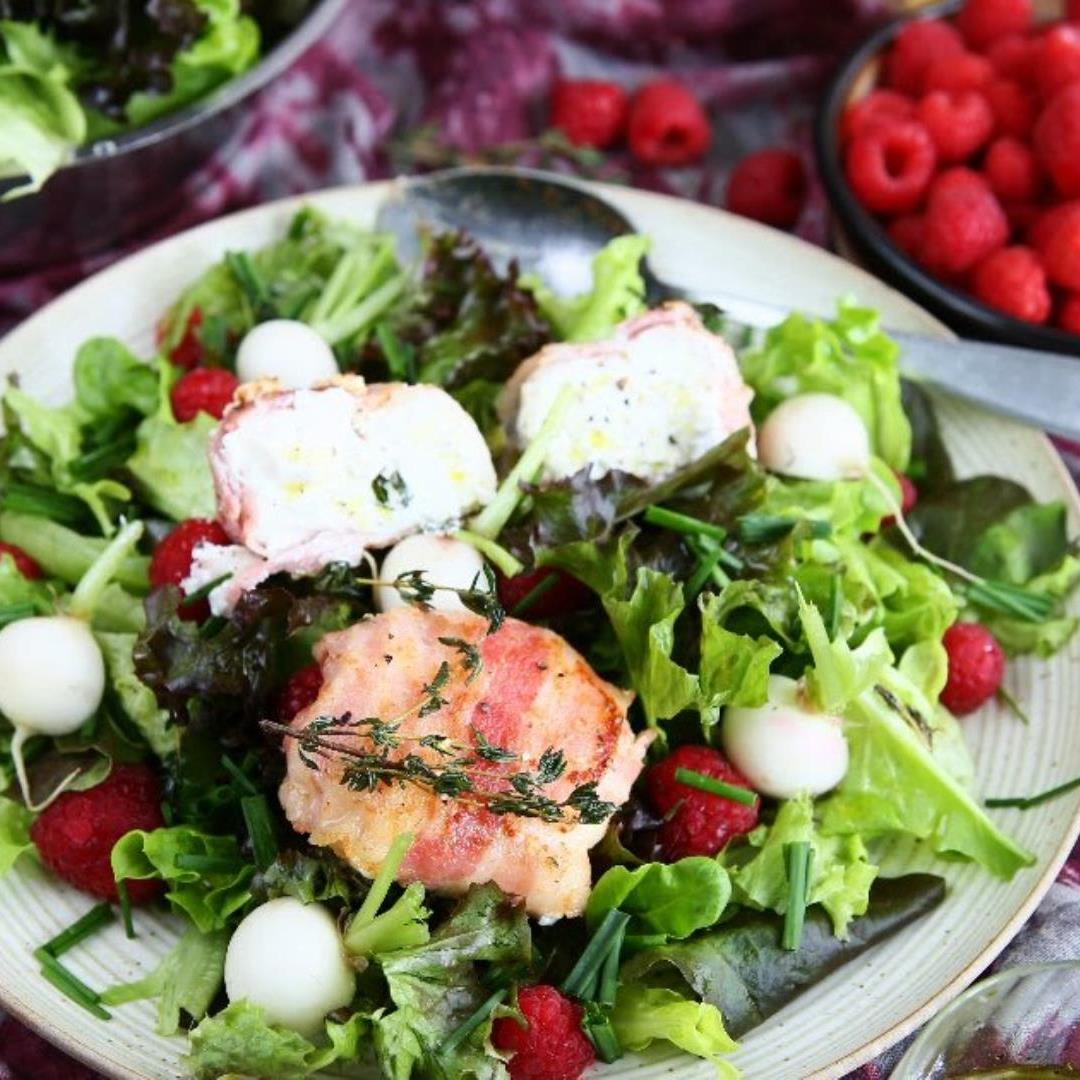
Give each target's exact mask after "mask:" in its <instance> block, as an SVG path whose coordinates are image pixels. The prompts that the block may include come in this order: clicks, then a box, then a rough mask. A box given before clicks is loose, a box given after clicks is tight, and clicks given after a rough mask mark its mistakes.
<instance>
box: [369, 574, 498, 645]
mask: <svg viewBox="0 0 1080 1080" xmlns="http://www.w3.org/2000/svg"><path fill="white" fill-rule="evenodd" d="M481 575H482V576H483V581H482V582H481ZM353 583H354V584H356V585H370V586H372V587H375V586H379V585H382V586H385V587H387V588H391V589H397V591H398V593H399V594H400V595H401V598H402V600H404V601H405V602H406V603H407V604H416V605H417V606H418V607H422V608H424V609H429V608H430V607H431V600H432V597H434V595H435V594H436V593H437V592H452V593H456V594H457V596H458V598H459V599H460V600H461V602H462V603H463V604H464V605H465V606H466V607H467V608H468V609H469V610H470V611H471V612H472V613H473V614H474V615H481V616H483V617H484V618H485V619H487V621H488V633H489V634H494V633H495V632H496V631H497V630H498V629H499V627H501V626H502V624H503V622H505V620H506V612H505V610H504V609H503V606H502V604H501V603H500V602H499V593H498V588H497V583H496V581H495V574H494V571H492V569H491V567H490V566H488V565H487V564H486V563H485V564H484V568H483V570H482V571H481V572H480V573H478V574H477V575H476V577H475V578H473V581H472V584H471V585H470V586H469V587H468V588H467V589H461V588H455V587H454V586H452V585H436V584H433V583H432V582H430V581H428V579H427V578H426V577H424V573H423V571H422V570H406V571H405V573H403V574H398V576H397V577H396V578H394V580H393V581H384V580H382V579H381V578H364V577H358V578H355V579H354V582H353Z"/></svg>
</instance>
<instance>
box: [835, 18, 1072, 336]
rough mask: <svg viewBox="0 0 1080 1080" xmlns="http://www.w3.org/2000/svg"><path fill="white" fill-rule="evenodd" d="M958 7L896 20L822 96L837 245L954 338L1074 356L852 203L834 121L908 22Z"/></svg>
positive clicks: (865, 87) (871, 81) (1043, 329)
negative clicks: (952, 280)
mask: <svg viewBox="0 0 1080 1080" xmlns="http://www.w3.org/2000/svg"><path fill="white" fill-rule="evenodd" d="M961 6H962V4H961V3H959V2H957V0H950V2H948V3H944V4H938V5H935V6H933V7H929V8H924V9H922V10H921V11H920V12H919V13H918V14H917V15H913V16H905V17H903V18H900V19H896V20H895V21H893V22H891V23H889V24H888V25H886V26H883V27H882V28H881V29H880V30H878V31H877V32H876V33H875V34H873V35H871V36H870V37H869V38H868V39H867V40H866V41H864V42H863V43H862V44H861V45H860V46H859V47H858V48H857V49H856V50H855V51H854V52H853V53H852V54H851V55H850V56H849V57H847V59H846V60H845V61H844V62H843V63H842V64H841V65H840V68H839V69H838V71H837V74H836V75H835V77H834V79H833V81H832V83H831V84H830V85H829V88H828V90H827V91H826V93H825V97H824V100H823V101H822V103H821V106H820V108H819V110H818V114H817V117H816V120H815V126H814V143H815V147H816V150H817V159H818V167H819V169H820V171H821V177H822V181H823V182H824V184H825V190H826V192H827V193H828V196H829V202H830V204H831V206H832V210H833V213H834V214H835V217H836V221H837V223H838V225H839V227H840V232H841V236H842V238H843V239H844V240H845V241H847V244H848V245H849V246H850V247H851V248H852V249H853V251H854V253H855V254H856V255H857V256H858V258H859V259H860V261H862V262H865V264H866V265H867V266H868V267H869V268H870V269H871V270H873V272H874V273H875V274H877V275H878V276H879V277H881V278H884V279H885V280H886V281H888V282H890V283H891V284H893V285H895V286H896V287H897V288H898V289H900V290H901V291H902V292H904V293H906V294H907V295H908V296H910V297H912V299H914V300H916V301H918V303H920V304H922V306H923V307H925V308H927V309H929V310H930V311H932V312H933V313H934V314H935V315H937V316H938V317H939V318H940V319H941V320H942V321H943V322H945V323H947V324H948V325H949V326H951V327H952V328H953V329H954V330H955V331H956V332H957V333H959V334H961V335H962V336H965V337H974V338H981V339H983V340H986V341H1003V342H1007V343H1009V344H1011V345H1022V346H1026V347H1028V348H1031V349H1047V350H1050V351H1054V352H1061V353H1071V354H1073V355H1074V356H1080V336H1078V335H1076V334H1070V333H1068V332H1067V331H1065V330H1056V329H1054V328H1053V327H1049V326H1037V325H1035V324H1034V323H1028V322H1023V321H1022V320H1020V319H1014V318H1012V316H1010V315H1005V314H1003V313H1002V312H1000V311H996V310H994V308H991V307H988V306H987V305H986V304H983V303H981V302H980V301H978V300H976V299H975V297H974V296H971V295H969V294H967V293H964V292H961V291H960V290H958V289H954V288H952V287H951V286H949V285H946V284H945V283H944V282H943V281H941V280H939V279H938V278H935V277H933V276H932V275H931V274H929V273H928V272H927V271H926V270H924V269H923V268H922V267H921V266H919V265H918V263H916V262H915V261H914V260H913V259H911V258H910V257H909V256H907V255H906V254H905V253H904V252H902V251H901V250H900V249H899V248H898V247H897V246H896V245H895V244H894V243H893V242H892V239H891V238H890V237H889V234H888V233H887V232H886V231H885V229H884V227H883V226H882V225H881V224H880V223H879V222H878V221H877V219H876V218H874V216H873V215H872V214H871V213H870V211H869V210H867V209H865V208H864V207H863V206H862V204H861V203H860V202H859V201H858V199H856V198H855V195H854V192H852V190H851V187H850V186H849V185H848V182H847V177H846V176H845V175H844V165H843V155H842V152H841V149H840V118H841V117H842V116H843V113H844V110H845V109H846V108H847V106H848V104H849V103H850V102H852V101H857V100H859V99H860V98H861V97H862V96H863V95H865V94H866V93H867V92H868V91H869V90H871V89H873V87H874V85H875V83H876V82H877V75H878V69H879V67H880V55H881V53H882V52H883V50H884V49H885V48H886V47H887V46H888V45H889V43H890V42H891V41H892V40H893V38H894V37H895V36H896V34H897V33H898V32H899V31H900V29H901V28H902V27H903V26H904V25H905V24H906V23H907V22H909V21H911V20H912V19H914V18H919V19H933V18H941V17H943V16H946V15H952V14H954V13H955V12H956V11H958V10H959V9H960V7H961Z"/></svg>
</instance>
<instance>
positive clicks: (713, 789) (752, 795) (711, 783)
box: [675, 768, 758, 806]
mask: <svg viewBox="0 0 1080 1080" xmlns="http://www.w3.org/2000/svg"><path fill="white" fill-rule="evenodd" d="M675 779H676V780H677V781H678V782H679V783H680V784H685V785H686V786H687V787H692V788H697V790H698V791H707V792H708V793H709V794H710V795H719V796H721V798H724V799H730V800H731V801H732V802H737V803H742V805H743V806H753V805H754V803H756V802H757V798H758V797H757V792H756V791H751V790H750V789H749V788H744V787H739V786H738V785H736V784H727V783H725V782H724V781H723V780H717V779H716V777H715V776H706V775H705V774H704V773H699V772H695V771H694V770H693V769H682V768H679V769H676V770H675Z"/></svg>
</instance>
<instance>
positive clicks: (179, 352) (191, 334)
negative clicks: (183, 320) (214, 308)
mask: <svg viewBox="0 0 1080 1080" xmlns="http://www.w3.org/2000/svg"><path fill="white" fill-rule="evenodd" d="M202 324H203V313H202V308H192V310H191V314H190V315H189V316H188V321H187V326H186V327H184V336H183V337H182V338H181V339H180V341H179V343H178V344H176V345H174V346H173V349H172V351H171V352H170V353H169V359H170V360H171V361H172V362H173V363H174V364H175V365H176V366H177V367H178V368H183V369H184V370H185V371H191V370H192V368H197V367H198V366H199V364H201V363H202V362H203V359H204V358H205V356H206V350H205V349H204V348H203V343H202V341H201V340H200V339H199V327H201V326H202Z"/></svg>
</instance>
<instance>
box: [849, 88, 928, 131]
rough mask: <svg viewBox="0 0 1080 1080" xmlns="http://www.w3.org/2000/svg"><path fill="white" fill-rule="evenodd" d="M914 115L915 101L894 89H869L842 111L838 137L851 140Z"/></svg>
mask: <svg viewBox="0 0 1080 1080" xmlns="http://www.w3.org/2000/svg"><path fill="white" fill-rule="evenodd" d="M914 115H915V102H914V101H912V100H911V98H909V97H908V96H907V95H906V94H901V93H899V92H898V91H896V90H883V89H880V88H879V89H877V90H871V91H870V93H869V94H867V95H866V97H863V98H860V99H859V100H858V101H856V102H855V104H853V105H849V106H848V107H847V109H846V110H845V111H844V116H843V118H842V119H841V121H840V138H841V140H842V141H843V142H844V143H849V142H851V140H852V139H854V138H857V137H858V136H859V135H865V134H866V133H867V132H868V131H873V130H875V129H876V128H877V127H878V126H879V125H880V126H883V127H888V126H889V125H890V124H893V123H895V122H896V121H897V120H910V119H911V118H912V117H913V116H914Z"/></svg>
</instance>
